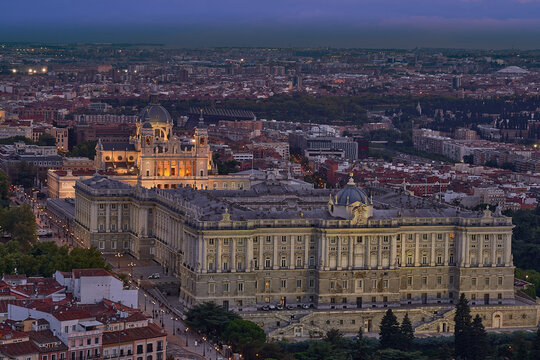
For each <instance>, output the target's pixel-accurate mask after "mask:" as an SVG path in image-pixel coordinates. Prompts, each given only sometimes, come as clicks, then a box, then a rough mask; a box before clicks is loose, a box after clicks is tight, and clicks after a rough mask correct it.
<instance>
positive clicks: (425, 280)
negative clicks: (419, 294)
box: [422, 276, 427, 285]
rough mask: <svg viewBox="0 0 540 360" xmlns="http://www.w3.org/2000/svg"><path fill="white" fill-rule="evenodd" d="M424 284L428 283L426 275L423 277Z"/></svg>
mask: <svg viewBox="0 0 540 360" xmlns="http://www.w3.org/2000/svg"><path fill="white" fill-rule="evenodd" d="M422 285H427V277H426V276H423V277H422Z"/></svg>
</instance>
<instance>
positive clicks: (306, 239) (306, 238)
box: [304, 235, 311, 269]
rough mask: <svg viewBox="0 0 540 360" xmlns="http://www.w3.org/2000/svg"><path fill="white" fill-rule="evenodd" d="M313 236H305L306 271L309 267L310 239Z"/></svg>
mask: <svg viewBox="0 0 540 360" xmlns="http://www.w3.org/2000/svg"><path fill="white" fill-rule="evenodd" d="M310 237H311V235H305V236H304V269H307V268H308V267H309V239H310Z"/></svg>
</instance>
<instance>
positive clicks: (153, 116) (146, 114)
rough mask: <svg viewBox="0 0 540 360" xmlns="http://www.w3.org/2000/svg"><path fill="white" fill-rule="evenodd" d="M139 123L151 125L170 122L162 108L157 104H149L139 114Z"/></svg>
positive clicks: (166, 112)
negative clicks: (149, 123)
mask: <svg viewBox="0 0 540 360" xmlns="http://www.w3.org/2000/svg"><path fill="white" fill-rule="evenodd" d="M139 121H140V122H151V123H168V122H171V115H170V114H169V112H168V111H167V110H166V109H165V108H164V107H163V106H161V105H157V104H150V105H148V106H146V107H145V108H144V109H143V110H142V111H141V112H140V113H139Z"/></svg>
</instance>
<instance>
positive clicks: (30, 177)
mask: <svg viewBox="0 0 540 360" xmlns="http://www.w3.org/2000/svg"><path fill="white" fill-rule="evenodd" d="M36 174H37V169H36V167H35V166H34V165H32V164H30V163H28V162H26V161H19V162H16V163H14V164H10V165H9V166H8V175H9V177H10V178H11V183H12V184H13V185H22V186H23V187H24V188H31V187H32V186H33V185H34V180H35V178H36Z"/></svg>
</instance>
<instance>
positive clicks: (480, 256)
mask: <svg viewBox="0 0 540 360" xmlns="http://www.w3.org/2000/svg"><path fill="white" fill-rule="evenodd" d="M479 236H480V239H478V249H476V250H477V255H476V256H477V259H478V261H477V263H478V267H482V266H484V236H485V235H484V234H480V235H479Z"/></svg>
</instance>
